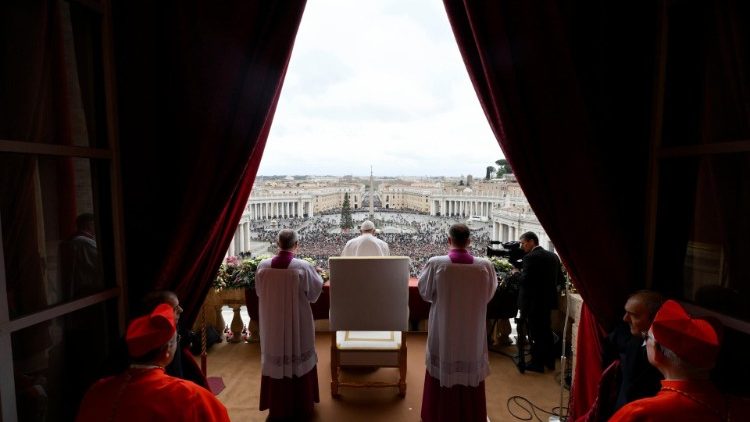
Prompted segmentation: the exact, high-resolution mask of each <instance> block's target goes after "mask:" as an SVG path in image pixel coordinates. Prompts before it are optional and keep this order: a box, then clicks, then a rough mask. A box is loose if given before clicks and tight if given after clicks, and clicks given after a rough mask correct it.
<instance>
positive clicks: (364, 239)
mask: <svg viewBox="0 0 750 422" xmlns="http://www.w3.org/2000/svg"><path fill="white" fill-rule="evenodd" d="M359 231H360V232H361V233H362V234H361V235H359V236H357V237H355V238H354V239H352V240H350V241H348V242H346V246H344V250H342V251H341V256H389V255H390V254H391V251H390V250H389V249H388V243H386V242H385V241H383V240H380V239H378V238H377V237H375V224H373V222H372V221H370V220H365V221H364V222H363V223H362V225H361V226H360V228H359Z"/></svg>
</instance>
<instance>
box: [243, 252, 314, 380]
mask: <svg viewBox="0 0 750 422" xmlns="http://www.w3.org/2000/svg"><path fill="white" fill-rule="evenodd" d="M255 281H256V283H255V285H256V293H257V294H258V307H259V316H260V318H259V319H260V321H259V325H260V346H261V373H262V375H265V376H268V377H271V378H275V379H280V378H284V377H287V378H291V377H292V376H296V377H300V376H302V375H305V374H306V373H307V372H309V371H310V370H311V369H312V368H313V367H314V366H315V364H316V363H317V362H318V357H317V355H316V353H315V325H314V321H313V315H312V310H311V309H310V302H315V301H316V300H318V296H320V292H321V291H322V288H323V281H322V279H321V278H320V276H319V275H318V274H317V273H316V272H315V269H314V268H313V267H312V266H311V265H310V264H308V263H307V262H305V261H302V260H299V259H293V260H292V262H291V263H290V264H289V267H288V268H287V269H286V270H280V269H273V268H271V260H270V259H269V260H264V261H262V262H261V263H260V264H259V265H258V272H257V274H256V280H255Z"/></svg>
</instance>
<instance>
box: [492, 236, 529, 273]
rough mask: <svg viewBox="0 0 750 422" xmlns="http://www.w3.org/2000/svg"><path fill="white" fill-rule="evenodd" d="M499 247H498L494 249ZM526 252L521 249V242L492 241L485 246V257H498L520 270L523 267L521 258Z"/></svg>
mask: <svg viewBox="0 0 750 422" xmlns="http://www.w3.org/2000/svg"><path fill="white" fill-rule="evenodd" d="M496 245H500V247H499V248H498V247H496ZM524 255H526V252H524V251H523V249H521V242H519V241H517V240H512V241H510V242H500V241H497V240H493V241H491V242H490V243H489V245H487V257H492V256H498V257H501V258H505V259H507V260H508V262H510V263H511V265H513V266H514V267H516V268H518V269H521V267H523V257H524Z"/></svg>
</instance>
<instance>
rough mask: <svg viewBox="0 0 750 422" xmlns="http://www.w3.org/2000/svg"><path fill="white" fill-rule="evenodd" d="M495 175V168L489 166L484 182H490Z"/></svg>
mask: <svg viewBox="0 0 750 422" xmlns="http://www.w3.org/2000/svg"><path fill="white" fill-rule="evenodd" d="M494 173H495V168H494V167H492V166H487V174H485V176H484V180H490V179H491V178H492V175H493V174H494Z"/></svg>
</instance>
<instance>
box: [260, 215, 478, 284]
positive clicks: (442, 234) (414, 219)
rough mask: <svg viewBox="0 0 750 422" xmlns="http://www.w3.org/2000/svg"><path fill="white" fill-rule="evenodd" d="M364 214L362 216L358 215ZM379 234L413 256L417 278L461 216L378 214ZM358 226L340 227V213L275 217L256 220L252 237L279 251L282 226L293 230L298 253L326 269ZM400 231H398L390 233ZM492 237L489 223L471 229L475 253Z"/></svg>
mask: <svg viewBox="0 0 750 422" xmlns="http://www.w3.org/2000/svg"><path fill="white" fill-rule="evenodd" d="M359 214H362V216H359ZM353 217H354V218H355V226H356V227H359V224H360V223H361V220H363V219H364V218H366V214H365V213H355V215H354V216H353ZM357 217H359V219H358V218H357ZM375 217H376V221H375V225H376V226H377V228H378V230H377V232H376V236H377V237H378V238H379V239H382V240H384V241H385V242H386V243H388V245H389V246H390V254H391V255H394V256H408V257H409V258H411V264H410V265H411V268H410V273H411V276H412V277H417V276H418V275H419V273H420V272H421V270H422V268H423V267H424V265H425V263H426V262H427V260H428V259H429V258H430V257H431V256H435V255H438V254H440V253H442V252H443V251H444V250H445V243H446V241H447V231H448V228H449V227H450V226H451V224H453V223H456V222H459V221H460V220H461V218H460V217H436V216H429V215H424V214H410V213H400V212H381V211H378V212H377V213H376V216H375ZM356 227H355V228H354V229H352V230H350V231H348V232H346V231H342V230H341V229H340V228H339V215H337V214H333V215H331V214H329V215H320V216H315V217H309V218H288V219H276V220H273V223H272V222H271V221H270V220H263V221H255V222H253V223H252V224H251V237H252V239H253V240H255V241H262V242H268V245H269V249H268V254H273V253H275V252H276V246H275V244H274V243H275V241H276V235H277V234H278V231H279V230H280V229H285V228H286V229H294V230H296V231H297V232H298V233H299V237H300V240H301V243H300V248H299V252H298V255H299V256H301V257H305V258H311V259H313V260H314V261H315V263H316V265H317V266H319V267H321V268H323V269H327V268H328V258H329V257H331V256H339V255H340V254H341V251H342V249H343V247H344V245H345V244H346V243H347V242H348V241H350V240H351V239H354V238H355V237H357V236H359V231H358V230H357V229H356ZM391 230H398V231H400V232H399V233H391V232H390V231H391ZM490 240H492V239H491V235H490V227H489V224H485V225H483V226H481V227H479V228H477V229H474V230H472V231H471V244H472V250H473V251H474V254H475V255H482V256H483V255H484V254H485V251H486V249H487V245H488V244H489V242H490Z"/></svg>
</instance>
